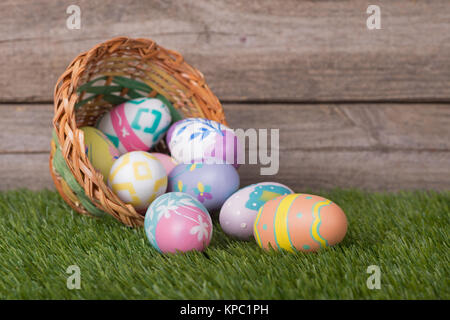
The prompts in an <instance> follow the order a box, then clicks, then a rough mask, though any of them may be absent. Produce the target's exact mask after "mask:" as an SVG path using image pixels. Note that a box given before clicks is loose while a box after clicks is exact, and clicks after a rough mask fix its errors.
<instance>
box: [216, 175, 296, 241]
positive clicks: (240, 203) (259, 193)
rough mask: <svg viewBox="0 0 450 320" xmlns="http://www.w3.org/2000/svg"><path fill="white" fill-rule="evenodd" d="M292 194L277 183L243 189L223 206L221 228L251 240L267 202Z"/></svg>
mask: <svg viewBox="0 0 450 320" xmlns="http://www.w3.org/2000/svg"><path fill="white" fill-rule="evenodd" d="M291 193H294V191H292V190H291V189H290V188H288V187H286V186H285V185H283V184H281V183H277V182H261V183H257V184H252V185H249V186H247V187H245V188H242V189H241V190H239V191H237V192H236V193H234V194H233V195H232V196H231V197H229V198H228V199H227V200H226V201H225V203H224V204H223V206H222V209H221V210H220V215H219V221H220V226H221V227H222V230H223V231H224V232H225V233H226V234H228V235H229V236H232V237H234V238H237V239H240V240H250V239H252V238H253V224H254V222H255V219H256V215H257V213H258V210H259V209H260V208H261V207H262V206H263V205H264V204H265V203H266V202H267V201H269V200H272V199H274V198H277V197H280V196H283V195H287V194H291Z"/></svg>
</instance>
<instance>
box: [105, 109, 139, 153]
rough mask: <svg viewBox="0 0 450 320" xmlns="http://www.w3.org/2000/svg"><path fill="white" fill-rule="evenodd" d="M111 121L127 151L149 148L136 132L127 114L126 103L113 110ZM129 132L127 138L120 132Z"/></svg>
mask: <svg viewBox="0 0 450 320" xmlns="http://www.w3.org/2000/svg"><path fill="white" fill-rule="evenodd" d="M111 123H112V125H113V128H114V131H115V132H116V135H117V137H118V138H119V140H120V142H121V143H122V145H123V146H124V148H125V149H126V150H127V151H133V150H147V149H148V146H147V145H145V143H143V142H142V140H141V139H140V138H139V137H138V136H137V135H136V134H135V133H134V131H133V129H132V128H131V126H130V124H129V123H128V120H127V117H126V115H125V104H121V105H119V106H118V107H116V108H114V109H112V111H111ZM124 131H126V132H127V138H126V139H125V137H124V135H123V134H122V135H121V134H120V133H122V132H124Z"/></svg>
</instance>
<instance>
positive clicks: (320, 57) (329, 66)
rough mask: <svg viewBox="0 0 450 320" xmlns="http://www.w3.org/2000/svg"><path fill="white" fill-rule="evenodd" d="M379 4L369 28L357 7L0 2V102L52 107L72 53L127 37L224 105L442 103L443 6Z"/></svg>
mask: <svg viewBox="0 0 450 320" xmlns="http://www.w3.org/2000/svg"><path fill="white" fill-rule="evenodd" d="M376 2H377V4H379V5H380V6H381V11H382V20H381V21H382V29H381V30H373V31H371V30H368V29H367V27H366V19H367V17H368V15H367V14H366V9H367V6H368V2H367V1H362V0H345V1H344V0H336V1H298V0H261V1H248V0H234V1H221V0H201V1H188V0H164V1H134V0H121V1H113V0H84V1H81V0H78V1H74V0H63V1H53V0H34V1H26V0H3V1H2V2H1V3H0V39H1V40H0V54H1V56H2V59H0V70H1V71H2V72H0V88H1V89H0V90H1V91H0V99H1V101H3V102H15V101H21V102H23V101H39V102H47V101H52V98H53V97H52V93H53V86H54V84H55V82H56V79H57V78H58V76H59V75H60V74H61V73H62V72H63V71H64V69H65V67H66V66H67V65H68V63H69V62H70V61H71V60H72V59H73V58H74V57H75V56H76V55H78V54H79V53H81V52H83V51H87V50H88V49H90V48H91V47H93V46H94V45H96V44H97V43H99V42H102V41H104V40H106V39H110V38H112V37H115V36H119V35H127V36H130V37H147V38H152V39H154V40H156V41H157V42H158V43H160V44H161V45H163V46H165V47H167V48H171V49H174V50H177V51H179V52H181V53H182V54H183V55H184V56H185V58H186V60H187V61H188V62H189V63H191V64H192V65H195V66H196V67H198V68H199V69H200V70H201V71H202V72H203V73H204V74H205V76H206V79H207V80H208V84H210V86H211V88H212V90H213V91H214V92H215V93H216V95H218V97H219V98H220V99H221V100H222V101H249V100H250V101H267V100H269V101H278V102H280V101H282V102H285V101H332V102H336V101H353V100H356V101H386V100H388V101H448V100H449V97H450V68H449V67H448V66H450V55H449V52H450V32H449V31H450V30H449V21H450V9H449V6H450V4H449V1H448V0H429V1H425V0H421V1H412V0H396V1H391V0H379V1H376ZM70 4H78V5H79V6H80V8H81V18H82V20H81V29H80V30H69V29H67V28H66V19H67V17H68V15H67V14H66V8H67V7H68V5H70ZM444 66H446V67H444Z"/></svg>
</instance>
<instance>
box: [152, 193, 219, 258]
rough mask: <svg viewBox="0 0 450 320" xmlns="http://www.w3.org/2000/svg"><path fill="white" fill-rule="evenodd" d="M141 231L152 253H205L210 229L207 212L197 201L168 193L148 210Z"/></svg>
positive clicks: (211, 226)
mask: <svg viewBox="0 0 450 320" xmlns="http://www.w3.org/2000/svg"><path fill="white" fill-rule="evenodd" d="M144 229H145V233H146V235H147V238H148V240H149V241H150V244H151V245H152V246H153V247H154V248H155V249H157V250H158V251H159V252H162V253H176V252H187V251H192V250H197V251H203V250H204V249H206V247H207V246H208V245H209V242H210V241H211V236H212V231H213V225H212V221H211V217H210V215H209V213H208V210H207V209H206V208H205V207H204V206H203V205H202V204H201V203H200V202H199V201H198V200H196V199H195V198H194V197H192V196H191V195H189V194H186V193H182V192H170V193H166V194H163V195H162V196H160V197H158V198H156V200H154V201H153V202H152V204H151V205H150V206H149V208H148V209H147V213H146V214H145V220H144Z"/></svg>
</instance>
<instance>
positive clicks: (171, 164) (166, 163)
mask: <svg viewBox="0 0 450 320" xmlns="http://www.w3.org/2000/svg"><path fill="white" fill-rule="evenodd" d="M150 154H151V155H152V156H154V157H155V158H156V159H158V160H159V161H160V162H161V164H162V165H163V167H164V169H165V170H166V174H167V175H169V174H170V172H172V170H173V169H174V168H175V167H176V166H177V165H178V163H177V162H176V161H175V159H174V158H172V157H171V156H169V155H167V154H164V153H158V152H152V153H150Z"/></svg>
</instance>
